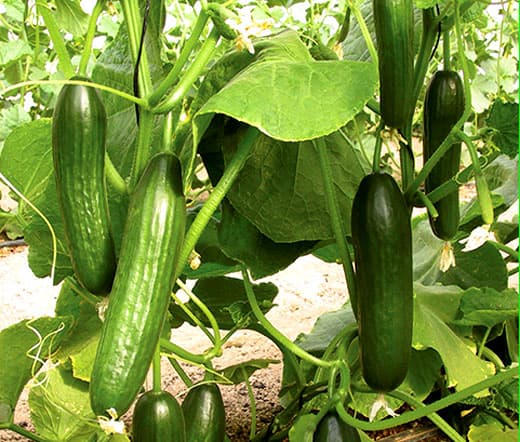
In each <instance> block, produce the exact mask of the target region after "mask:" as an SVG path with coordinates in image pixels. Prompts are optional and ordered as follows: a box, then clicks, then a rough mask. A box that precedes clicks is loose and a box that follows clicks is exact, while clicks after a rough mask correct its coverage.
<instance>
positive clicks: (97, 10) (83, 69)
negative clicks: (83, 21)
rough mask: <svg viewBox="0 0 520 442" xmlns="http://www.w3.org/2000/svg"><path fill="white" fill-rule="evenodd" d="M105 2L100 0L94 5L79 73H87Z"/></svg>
mask: <svg viewBox="0 0 520 442" xmlns="http://www.w3.org/2000/svg"><path fill="white" fill-rule="evenodd" d="M105 3H106V0H98V1H97V2H96V4H95V6H94V9H93V10H92V14H91V16H90V19H89V22H88V29H87V35H86V36H85V45H84V47H83V53H82V54H81V59H80V61H79V68H78V74H79V75H87V67H88V61H89V60H90V54H91V51H92V41H93V40H94V37H95V35H96V24H97V20H98V18H99V15H100V14H101V13H102V12H103V9H104V7H105Z"/></svg>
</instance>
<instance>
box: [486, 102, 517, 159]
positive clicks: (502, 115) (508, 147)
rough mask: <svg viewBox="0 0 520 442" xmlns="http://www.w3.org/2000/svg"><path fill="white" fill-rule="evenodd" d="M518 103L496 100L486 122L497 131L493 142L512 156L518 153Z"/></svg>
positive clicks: (503, 151)
mask: <svg viewBox="0 0 520 442" xmlns="http://www.w3.org/2000/svg"><path fill="white" fill-rule="evenodd" d="M517 122H518V104H515V103H503V102H501V101H498V100H497V101H495V102H494V103H493V106H491V109H490V110H489V115H488V117H487V119H486V124H487V125H488V126H489V127H492V128H493V129H494V130H495V131H496V132H495V133H494V134H493V142H494V143H495V144H496V145H497V146H498V147H499V148H500V150H501V151H502V153H505V154H506V155H508V156H509V157H510V158H513V157H514V156H515V155H517V154H518V124H517Z"/></svg>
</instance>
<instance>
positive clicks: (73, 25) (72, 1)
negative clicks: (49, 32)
mask: <svg viewBox="0 0 520 442" xmlns="http://www.w3.org/2000/svg"><path fill="white" fill-rule="evenodd" d="M54 18H55V19H56V23H57V24H58V26H59V28H60V29H64V30H66V31H67V32H70V33H71V34H72V35H74V36H75V37H82V36H83V35H84V34H85V33H86V32H87V28H88V19H89V16H88V15H87V13H86V12H85V11H83V9H81V5H80V2H79V1H78V0H56V9H55V10H54Z"/></svg>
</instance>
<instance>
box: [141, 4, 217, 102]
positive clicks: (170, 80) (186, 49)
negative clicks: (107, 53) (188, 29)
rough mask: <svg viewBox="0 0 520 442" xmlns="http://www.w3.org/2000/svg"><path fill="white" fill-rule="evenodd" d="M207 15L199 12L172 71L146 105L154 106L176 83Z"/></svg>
mask: <svg viewBox="0 0 520 442" xmlns="http://www.w3.org/2000/svg"><path fill="white" fill-rule="evenodd" d="M208 18H209V17H208V14H206V12H205V11H204V10H202V11H200V14H199V15H198V17H197V21H196V22H195V25H194V26H193V31H192V33H191V35H190V38H188V40H186V43H185V44H184V46H183V47H182V50H181V53H180V54H179V57H178V58H177V60H176V62H175V64H174V65H173V68H172V70H171V71H170V72H169V73H168V75H167V76H166V78H165V79H164V80H163V81H161V83H160V84H159V85H158V86H157V88H156V89H155V91H154V92H153V93H152V94H151V95H150V97H149V98H148V103H150V106H152V107H153V106H156V105H157V103H159V101H160V100H161V98H163V97H164V95H165V94H166V92H167V91H168V89H169V88H170V87H171V86H173V84H174V83H175V82H176V81H177V77H178V76H179V74H180V73H181V71H182V68H183V67H184V65H185V64H186V62H187V61H188V58H189V56H190V55H191V53H192V51H193V49H194V48H195V45H196V44H197V43H198V41H199V38H200V36H201V34H202V32H203V31H204V27H205V26H206V23H207V22H208Z"/></svg>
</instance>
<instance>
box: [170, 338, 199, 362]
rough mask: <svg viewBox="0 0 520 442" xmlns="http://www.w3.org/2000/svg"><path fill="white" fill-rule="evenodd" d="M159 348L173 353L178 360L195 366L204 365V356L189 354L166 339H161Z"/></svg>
mask: <svg viewBox="0 0 520 442" xmlns="http://www.w3.org/2000/svg"><path fill="white" fill-rule="evenodd" d="M160 344H161V348H163V349H164V350H166V351H169V352H171V353H173V354H174V355H176V356H178V357H179V358H180V359H182V360H184V361H187V362H191V363H192V364H195V365H204V364H205V363H206V361H207V360H206V356H205V355H197V354H194V353H191V352H189V351H188V350H185V349H184V348H182V347H180V346H178V345H177V344H174V343H173V342H170V341H168V340H166V339H161V342H160Z"/></svg>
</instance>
